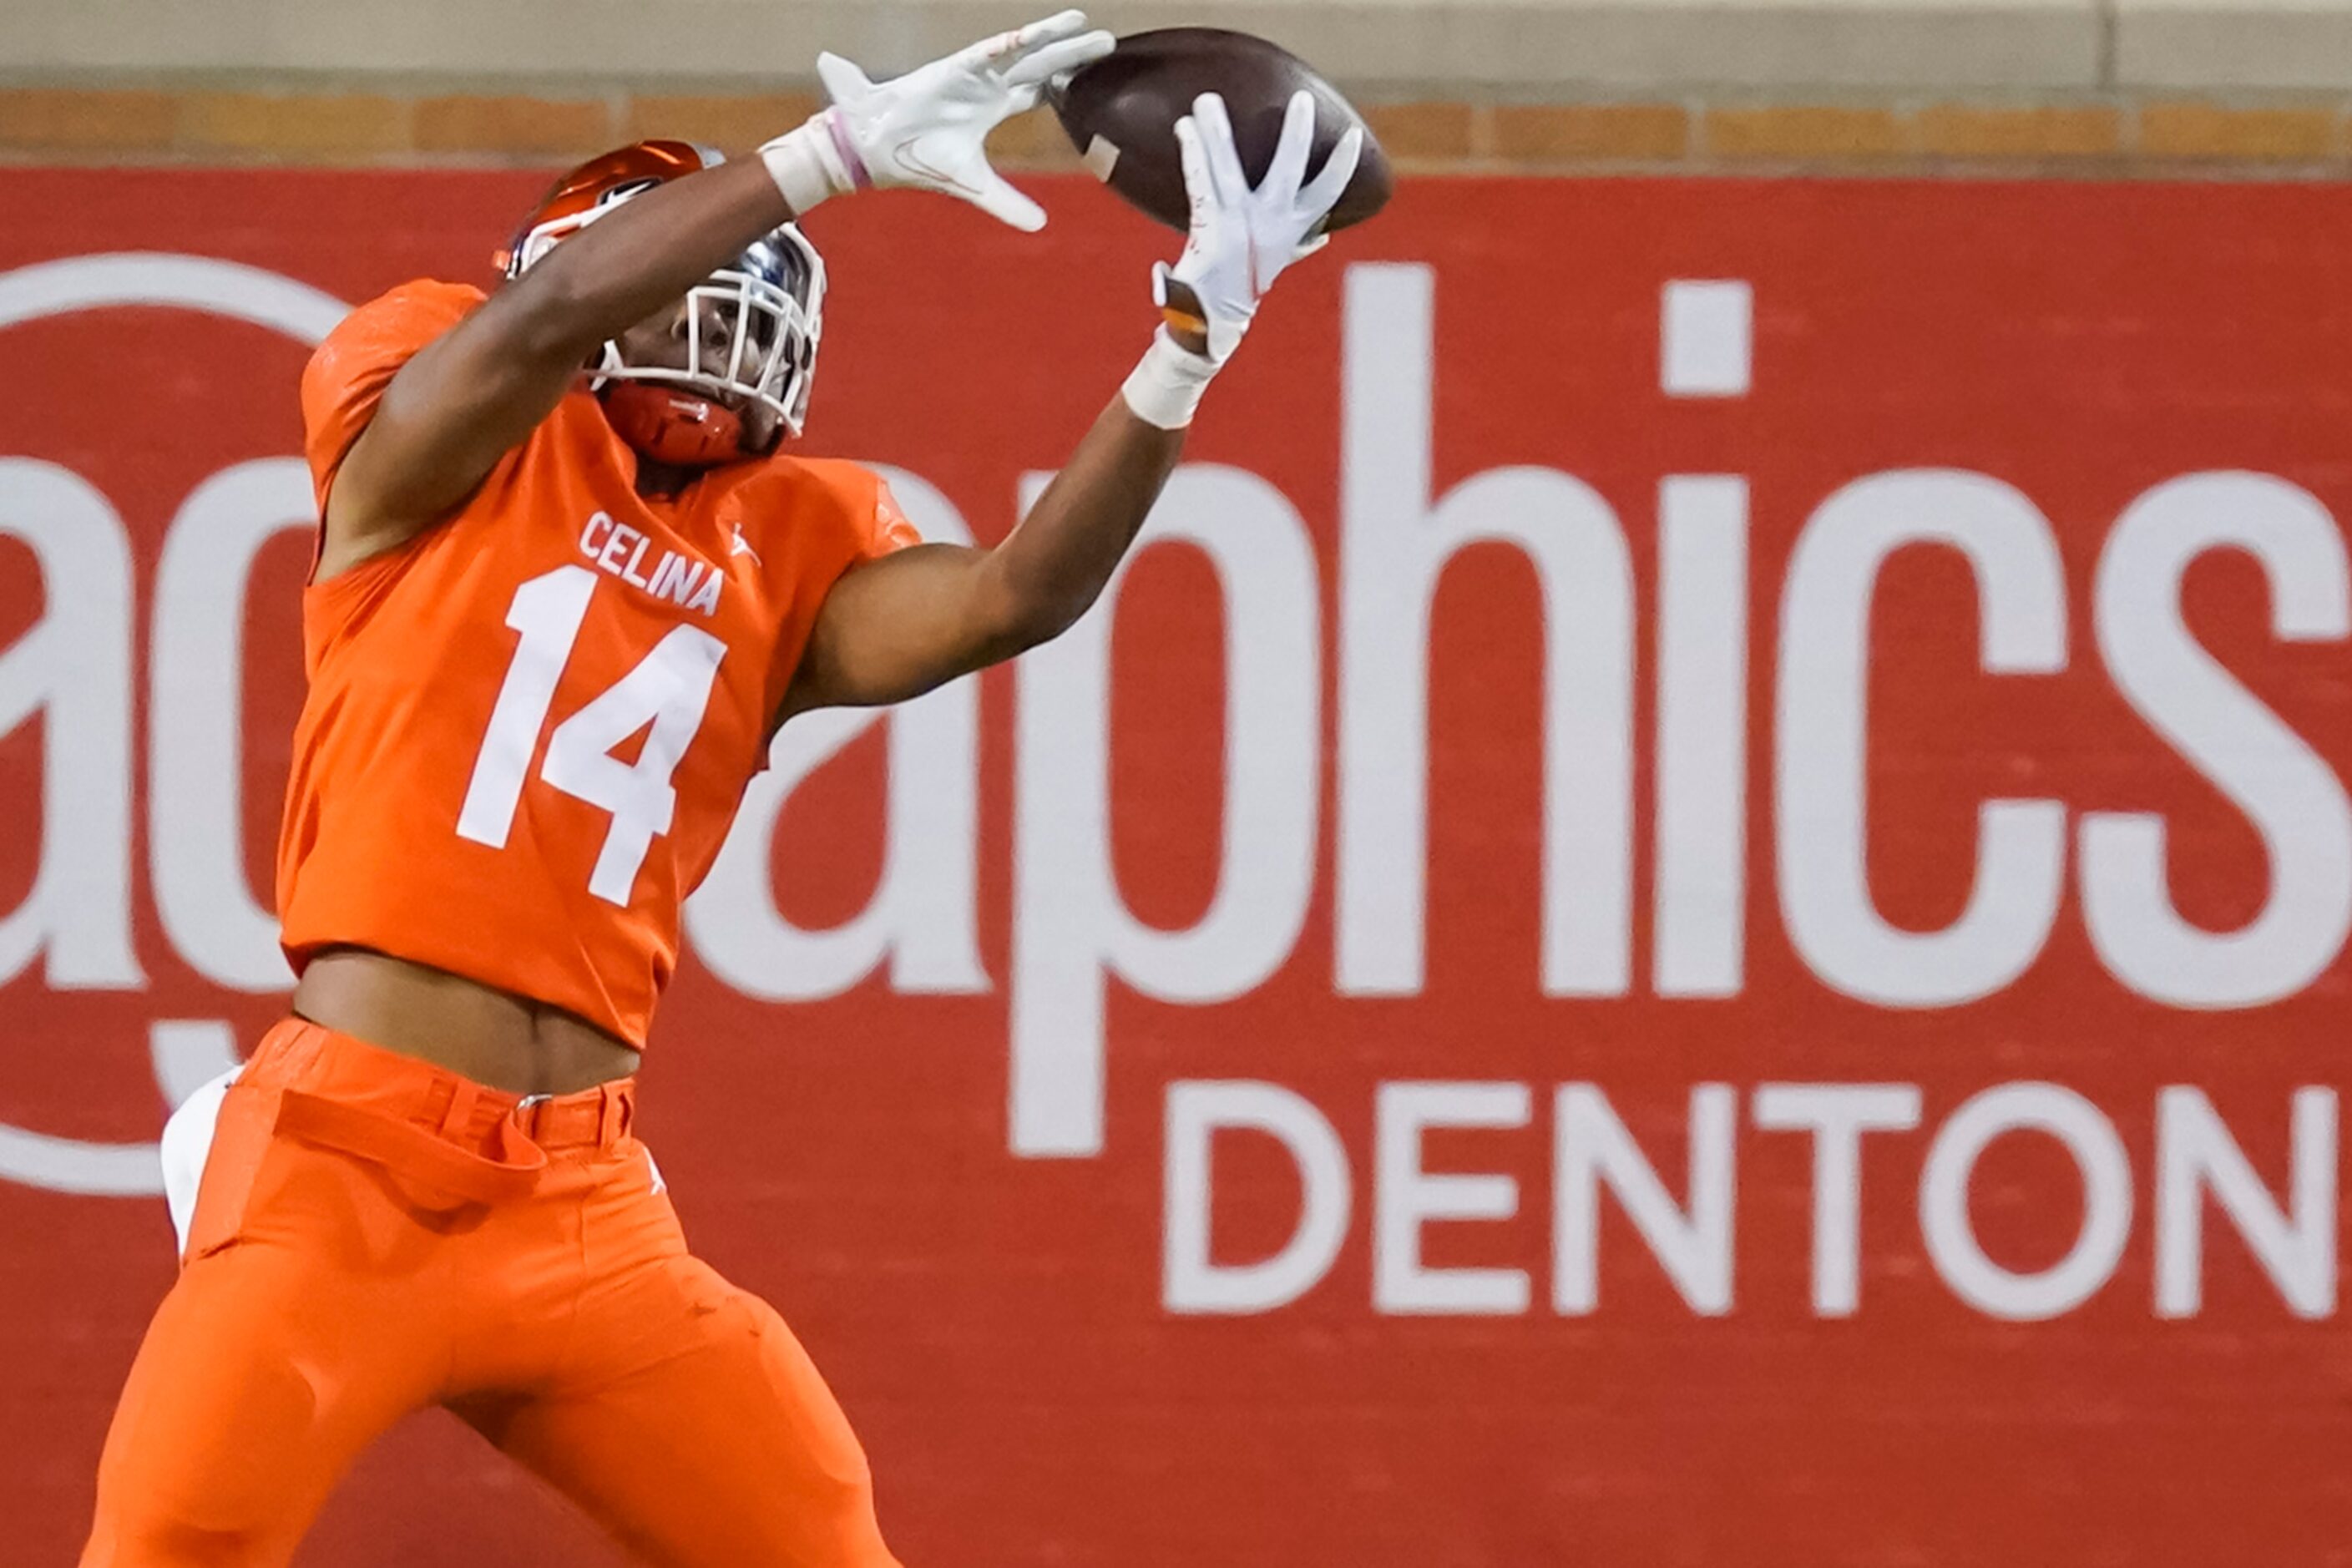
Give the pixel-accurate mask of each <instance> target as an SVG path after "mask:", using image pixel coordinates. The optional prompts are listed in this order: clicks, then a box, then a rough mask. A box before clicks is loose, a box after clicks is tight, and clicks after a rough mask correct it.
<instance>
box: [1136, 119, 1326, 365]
mask: <svg viewBox="0 0 2352 1568" xmlns="http://www.w3.org/2000/svg"><path fill="white" fill-rule="evenodd" d="M1314 142H1315V98H1314V95H1313V94H1311V93H1308V92H1307V91H1305V90H1303V89H1302V90H1300V91H1299V92H1297V93H1296V94H1294V95H1292V97H1291V100H1290V105H1289V107H1288V108H1287V109H1286V110H1284V111H1283V116H1282V136H1281V139H1280V140H1279V141H1277V142H1276V143H1275V147H1274V161H1273V162H1272V163H1268V164H1267V165H1266V170H1265V179H1263V180H1261V181H1259V182H1258V187H1257V189H1255V190H1254V191H1253V190H1251V189H1250V186H1249V179H1248V176H1247V175H1246V174H1244V173H1243V171H1242V155H1241V153H1240V152H1239V151H1238V150H1237V149H1235V147H1234V126H1233V121H1231V120H1229V119H1228V118H1226V115H1225V100H1223V99H1222V98H1220V97H1219V96H1217V95H1216V94H1215V93H1213V92H1204V93H1202V95H1201V96H1200V97H1198V98H1196V99H1194V100H1192V113H1191V114H1189V115H1186V116H1185V117H1184V118H1183V119H1181V120H1180V121H1177V122H1176V145H1177V148H1178V150H1179V151H1180V153H1181V154H1182V157H1183V163H1184V190H1185V193H1186V194H1187V195H1190V196H1191V197H1192V233H1191V235H1190V236H1189V237H1187V238H1186V240H1185V242H1184V254H1183V255H1181V256H1180V257H1178V258H1176V265H1175V266H1173V267H1170V266H1168V265H1167V264H1165V263H1164V262H1163V263H1161V264H1160V265H1159V266H1157V267H1155V268H1152V271H1151V293H1152V298H1153V299H1154V300H1158V301H1159V304H1160V310H1162V311H1163V312H1164V313H1166V314H1168V316H1169V318H1170V320H1171V322H1172V323H1173V324H1175V325H1178V326H1183V327H1189V328H1192V330H1194V331H1201V332H1203V333H1205V334H1206V335H1207V337H1208V340H1209V358H1210V359H1211V360H1212V361H1213V362H1215V363H1218V364H1223V363H1224V362H1225V360H1226V359H1227V357H1228V356H1230V355H1231V354H1232V353H1233V352H1234V347H1235V345H1237V344H1239V343H1240V342H1241V341H1242V334H1243V333H1244V332H1245V331H1248V330H1249V324H1250V319H1251V318H1252V317H1253V316H1255V315H1256V314H1257V302H1258V300H1260V299H1262V298H1263V297H1264V296H1265V291H1266V290H1267V289H1270V288H1272V287H1273V286H1274V280H1275V279H1276V278H1277V277H1279V276H1280V275H1281V273H1282V269H1283V268H1286V267H1287V266H1289V265H1290V264H1291V263H1292V262H1294V261H1297V259H1298V258H1301V257H1303V256H1310V255H1312V254H1314V253H1315V252H1316V251H1318V250H1320V249H1322V248H1323V246H1324V244H1325V242H1326V241H1327V240H1328V239H1329V236H1328V235H1325V234H1321V233H1318V230H1319V229H1320V228H1321V226H1322V224H1323V220H1324V219H1325V218H1326V217H1328V216H1330V212H1331V208H1332V207H1333V205H1336V204H1337V203H1338V202H1339V196H1340V194H1341V193H1342V192H1344V191H1345V190H1347V188H1348V181H1349V179H1350V178H1351V177H1352V176H1353V175H1354V174H1355V173H1356V158H1357V155H1358V154H1359V153H1361V152H1362V150H1363V145H1364V133H1363V132H1362V131H1360V130H1356V129H1350V130H1349V132H1348V134H1347V135H1345V136H1343V137H1341V138H1340V139H1339V145H1338V146H1336V147H1334V148H1332V149H1331V155H1330V157H1328V158H1327V159H1326V160H1324V163H1323V168H1322V170H1321V172H1320V173H1318V174H1316V176H1315V178H1314V179H1313V180H1312V181H1309V182H1307V184H1305V185H1304V186H1302V185H1301V184H1300V182H1301V181H1303V180H1306V177H1307V153H1308V152H1309V150H1310V149H1311V148H1312V147H1313V145H1314Z"/></svg>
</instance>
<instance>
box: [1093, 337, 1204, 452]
mask: <svg viewBox="0 0 2352 1568" xmlns="http://www.w3.org/2000/svg"><path fill="white" fill-rule="evenodd" d="M1215 374H1217V363H1216V362H1215V361H1214V360H1212V359H1210V358H1208V357H1206V356H1205V355H1202V354H1196V353H1193V352H1192V350H1190V349H1188V348H1186V347H1184V346H1183V345H1182V344H1181V343H1180V342H1177V341H1176V340H1175V339H1174V338H1171V337H1170V336H1169V335H1168V329H1167V328H1165V327H1162V328H1160V330H1159V331H1156V332H1154V333H1152V334H1151V346H1150V348H1148V349H1146V350H1144V351H1143V358H1142V359H1141V360H1139V362H1137V363H1136V367H1135V369H1134V370H1133V371H1131V372H1130V373H1129V374H1128V378H1127V383H1126V384H1125V385H1123V386H1121V387H1120V388H1119V389H1118V395H1120V396H1121V397H1124V398H1126V399H1127V405H1128V407H1129V408H1130V409H1132V410H1133V411H1134V413H1135V416H1136V417H1137V418H1138V419H1140V420H1142V421H1143V422H1144V423H1145V424H1146V425H1156V426H1159V427H1160V429H1162V430H1181V429H1182V428H1184V426H1187V425H1190V424H1191V423H1192V411H1193V410H1194V409H1196V408H1198V407H1200V406H1201V394H1202V392H1204V391H1206V390H1207V389H1208V385H1209V382H1210V380H1211V379H1212V378H1213V377H1214V376H1215Z"/></svg>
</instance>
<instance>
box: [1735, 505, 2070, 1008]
mask: <svg viewBox="0 0 2352 1568" xmlns="http://www.w3.org/2000/svg"><path fill="white" fill-rule="evenodd" d="M1922 543H1927V544H1937V545H1942V546H1945V547H1948V548H1950V549H1954V550H1958V552H1961V553H1962V554H1963V555H1965V556H1966V557H1967V558H1968V562H1969V567H1970V568H1971V569H1972V570H1973V571H1974V573H1975V574H1976V581H1977V594H1978V600H1979V609H1978V622H1979V647H1980V649H1981V651H1980V654H1979V663H1980V664H1981V665H1982V667H1983V668H1984V669H1985V670H1986V671H1987V672H1988V673H1990V674H1994V675H2030V674H2049V673H2053V672H2054V671H2057V670H2060V669H2063V668H2065V666H2066V584H2065V576H2064V572H2063V568H2062V567H2061V565H2060V563H2059V559H2058V546H2057V542H2056V541H2055V540H2054V539H2053V537H2052V535H2051V531H2050V524H2049V521H2048V520H2046V519H2045V518H2043V517H2042V513H2041V512H2040V510H2037V509H2036V508H2035V507H2034V505H2033V503H2032V501H2031V500H2027V499H2026V498H2025V497H2024V496H2022V495H2021V494H2019V493H2018V492H2017V491H2016V490H2014V489H2011V488H2010V487H2009V486H2007V485H2004V484H2002V483H2000V481H1999V480H1997V479H1987V478H1985V477H1984V476H1983V475H1981V474H1968V473H1957V472H1948V471H1941V470H1935V471H1928V470H1922V471H1917V472H1906V473H1889V474H1878V475H1874V476H1873V477H1872V478H1869V479H1861V480H1857V481H1856V482H1855V483H1853V484H1851V485H1848V486H1847V487H1846V488H1845V489H1842V490H1840V491H1839V492H1838V493H1837V494H1835V495H1833V496H1832V497H1831V498H1830V499H1829V500H1826V501H1824V502H1822V506H1821V509H1820V510H1818V511H1816V512H1814V513H1813V516H1812V519H1811V521H1809V522H1807V523H1806V525H1805V531H1804V532H1803V534H1802V535H1801V537H1800V538H1799V540H1798V542H1797V548H1796V552H1795V553H1794V555H1793V556H1792V557H1791V559H1790V563H1789V576H1788V582H1787V584H1786V586H1785V587H1784V588H1783V589H1782V592H1781V597H1780V686H1779V704H1778V709H1779V713H1778V720H1777V722H1776V725H1775V744H1776V755H1777V764H1776V768H1775V778H1776V784H1775V790H1774V796H1773V815H1774V822H1775V825H1776V826H1777V829H1778V837H1779V868H1780V911H1781V916H1782V918H1783V919H1784V920H1785V921H1786V922H1787V924H1788V928H1789V936H1790V941H1791V942H1794V943H1795V945H1796V948H1797V951H1798V952H1799V953H1801V955H1802V956H1803V958H1804V960H1805V962H1806V963H1807V964H1808V965H1809V966H1810V967H1811V969H1812V971H1813V973H1815V974H1816V975H1818V976H1820V978H1821V979H1822V982H1823V983H1824V984H1828V985H1831V986H1833V987H1835V988H1836V989H1837V990H1839V991H1842V992H1843V993H1844V994H1847V995H1849V996H1854V997H1858V998H1860V999H1862V1000H1864V1001H1867V1002H1874V1003H1877V1004H1879V1005H1882V1006H1889V1007H1948V1006H1953V1005H1958V1004H1959V1003H1962V1002H1971V1001H1974V1000H1976V999H1977V998H1979V997H1981V996H1989V995H1990V994H1992V993H1994V992H1996V991H1998V990H2000V988H2001V987H2002V986H2004V985H2007V984H2009V983H2010V982H2011V981H2012V980H2014V979H2016V978H2017V977H2018V976H2019V975H2020V974H2021V973H2024V972H2025V969H2026V967H2027V966H2028V965H2030V964H2031V963H2032V962H2033V959H2034V956H2035V955H2036V954H2037V953H2039V952H2041V951H2042V943H2043V942H2045V941H2047V940H2048V939H2049V935H2050V928H2051V925H2052V923H2053V921H2056V919H2057V916H2058V905H2059V900H2060V897H2061V895H2062V893H2063V889H2064V885H2065V874H2066V808H2065V806H2064V805H2062V804H2061V803H2059V802H2057V801H2054V800H1994V801H1987V802H1986V803H1985V804H1984V805H1983V806H1982V807H1981V809H1980V812H1979V817H1978V841H1977V856H1976V877H1975V887H1974V889H1973V890H1972V891H1971V893H1970V894H1969V903H1968V908H1967V909H1966V910H1965V911H1963V913H1962V914H1961V916H1960V918H1959V919H1958V920H1957V921H1954V922H1953V923H1952V924H1951V925H1949V926H1948V927H1946V928H1945V929H1944V930H1942V931H1904V930H1901V929H1899V928H1897V927H1896V926H1895V925H1893V924H1890V923H1889V922H1888V921H1886V919H1885V917H1884V916H1882V915H1881V914H1880V913H1879V912H1878V910H1877V907H1876V905H1875V904H1874V902H1873V900H1872V898H1871V892H1870V873H1869V865H1868V845H1869V816H1868V810H1867V802H1866V793H1867V784H1866V780H1867V772H1868V768H1867V763H1868V753H1869V714H1868V713H1867V711H1866V710H1865V709H1866V700H1867V694H1868V691H1869V658H1870V607H1871V601H1872V598H1873V595H1874V590H1875V588H1876V585H1877V583H1878V574H1879V569H1880V568H1881V567H1882V566H1883V565H1885V562H1886V558H1887V557H1888V556H1889V555H1892V554H1893V553H1894V552H1895V551H1897V550H1899V549H1901V548H1903V547H1904V546H1906V545H1909V544H1922Z"/></svg>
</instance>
